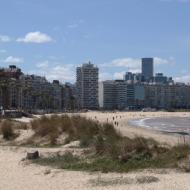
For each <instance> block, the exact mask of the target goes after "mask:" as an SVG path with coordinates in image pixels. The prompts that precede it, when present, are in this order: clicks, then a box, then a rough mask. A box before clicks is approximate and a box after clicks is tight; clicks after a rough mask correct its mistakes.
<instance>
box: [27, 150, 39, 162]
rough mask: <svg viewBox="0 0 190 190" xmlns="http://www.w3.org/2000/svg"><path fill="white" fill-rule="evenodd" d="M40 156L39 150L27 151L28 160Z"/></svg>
mask: <svg viewBox="0 0 190 190" xmlns="http://www.w3.org/2000/svg"><path fill="white" fill-rule="evenodd" d="M39 157H40V156H39V152H38V151H33V152H27V156H26V158H27V159H28V160H34V159H38V158H39Z"/></svg>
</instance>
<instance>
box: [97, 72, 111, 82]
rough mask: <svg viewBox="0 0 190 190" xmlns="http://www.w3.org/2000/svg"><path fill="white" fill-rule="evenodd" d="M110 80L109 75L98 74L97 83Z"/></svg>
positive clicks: (105, 73) (104, 73)
mask: <svg viewBox="0 0 190 190" xmlns="http://www.w3.org/2000/svg"><path fill="white" fill-rule="evenodd" d="M105 80H112V75H111V73H107V72H100V73H99V81H105Z"/></svg>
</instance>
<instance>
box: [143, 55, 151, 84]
mask: <svg viewBox="0 0 190 190" xmlns="http://www.w3.org/2000/svg"><path fill="white" fill-rule="evenodd" d="M142 75H143V77H144V79H145V80H146V81H149V80H150V79H151V78H152V77H153V76H154V59H153V58H142Z"/></svg>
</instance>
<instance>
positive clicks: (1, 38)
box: [0, 35, 11, 42]
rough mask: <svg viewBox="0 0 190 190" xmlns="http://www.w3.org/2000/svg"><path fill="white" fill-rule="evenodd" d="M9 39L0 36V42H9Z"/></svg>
mask: <svg viewBox="0 0 190 190" xmlns="http://www.w3.org/2000/svg"><path fill="white" fill-rule="evenodd" d="M10 41H11V38H10V37H9V36H5V35H0V42H10Z"/></svg>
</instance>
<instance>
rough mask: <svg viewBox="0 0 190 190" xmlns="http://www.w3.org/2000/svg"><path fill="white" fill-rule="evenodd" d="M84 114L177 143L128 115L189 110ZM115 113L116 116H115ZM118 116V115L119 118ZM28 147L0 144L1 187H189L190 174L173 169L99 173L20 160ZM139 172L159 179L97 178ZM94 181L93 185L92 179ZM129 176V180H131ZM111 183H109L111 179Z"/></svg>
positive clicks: (128, 131) (129, 133)
mask: <svg viewBox="0 0 190 190" xmlns="http://www.w3.org/2000/svg"><path fill="white" fill-rule="evenodd" d="M81 115H83V116H86V117H89V118H92V119H97V120H98V121H100V122H106V121H107V119H108V120H109V122H113V117H114V121H115V120H116V121H118V122H119V126H117V128H118V130H120V131H121V133H122V134H124V135H127V136H131V137H132V136H135V135H143V136H145V137H152V138H155V139H156V140H159V141H160V142H165V143H169V144H171V145H174V144H176V143H178V141H179V139H178V137H176V136H173V135H164V134H161V133H159V132H155V131H151V130H147V129H142V128H136V127H130V126H128V124H127V122H128V120H129V119H131V118H143V117H172V116H179V117H184V116H185V117H189V116H190V113H165V112H152V113H137V112H131V113H130V112H128V113H124V112H123V113H120V112H117V113H100V112H99V113H97V112H87V113H83V114H81ZM116 116H117V118H116ZM120 116H121V118H120ZM30 149H31V148H21V147H19V148H18V147H7V146H1V147H0V189H2V190H21V189H22V190H44V189H46V190H62V189H64V190H73V189H77V190H80V189H81V190H89V189H94V190H104V189H108V190H114V189H120V190H126V189H127V190H134V189H135V190H145V189H146V190H163V189H165V190H188V189H190V174H188V173H180V172H178V171H175V170H146V171H141V172H132V173H128V174H115V173H108V174H100V173H87V172H72V171H66V170H56V169H52V168H49V167H42V166H38V165H35V164H31V163H28V162H26V161H21V160H22V158H24V157H25V156H26V152H27V151H28V150H30ZM38 150H39V151H40V153H43V154H46V153H52V152H60V151H64V150H66V147H62V148H53V149H50V148H44V149H42V148H41V149H38ZM142 176H154V177H156V178H158V179H159V181H158V182H155V183H144V184H143V183H140V184H139V183H134V182H131V183H130V182H129V183H126V184H117V185H114V184H113V185H105V186H103V184H102V183H101V180H100V179H104V180H110V181H112V180H115V179H120V178H121V179H123V178H124V179H125V178H126V179H130V180H131V179H132V181H135V179H137V178H139V177H142ZM92 180H95V181H97V183H96V185H95V186H94V185H93V184H92V183H91V181H92ZM130 180H129V181H130ZM110 184H111V183H110Z"/></svg>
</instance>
